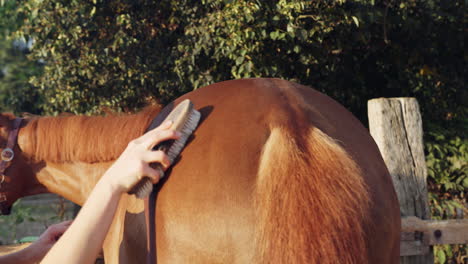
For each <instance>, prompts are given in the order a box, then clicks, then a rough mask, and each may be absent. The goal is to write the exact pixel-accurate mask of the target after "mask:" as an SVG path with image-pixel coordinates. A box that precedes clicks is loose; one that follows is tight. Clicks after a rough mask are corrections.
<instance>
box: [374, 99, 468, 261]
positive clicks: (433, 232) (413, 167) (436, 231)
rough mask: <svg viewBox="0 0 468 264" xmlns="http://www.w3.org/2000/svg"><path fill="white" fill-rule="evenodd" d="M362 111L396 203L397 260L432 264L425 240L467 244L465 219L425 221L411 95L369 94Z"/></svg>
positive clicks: (422, 167) (418, 132)
mask: <svg viewBox="0 0 468 264" xmlns="http://www.w3.org/2000/svg"><path fill="white" fill-rule="evenodd" d="M368 116H369V130H370V133H371V135H372V137H373V138H374V140H375V142H376V143H377V146H378V147H379V149H380V152H381V154H382V157H383V159H384V161H385V163H386V165H387V167H388V170H389V172H390V175H391V176H392V180H393V184H394V186H395V190H396V192H397V195H398V200H399V202H400V211H401V215H402V233H401V244H400V251H401V253H400V256H401V258H400V261H401V263H404V264H416V263H418V264H419V263H421V264H428V263H434V258H433V254H432V247H431V245H436V244H466V243H468V219H465V220H445V221H436V220H429V219H430V211H429V202H428V193H427V182H426V178H427V168H426V162H425V158H424V146H423V136H422V135H423V130H422V120H421V114H420V111H419V105H418V102H417V101H416V99H415V98H379V99H372V100H370V101H369V102H368Z"/></svg>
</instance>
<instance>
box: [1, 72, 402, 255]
mask: <svg viewBox="0 0 468 264" xmlns="http://www.w3.org/2000/svg"><path fill="white" fill-rule="evenodd" d="M185 98H189V99H190V100H192V101H193V102H194V104H195V106H196V108H197V109H198V110H199V111H200V112H201V114H202V120H201V123H200V125H199V127H198V128H197V130H196V131H195V133H194V135H193V138H192V140H191V141H190V142H189V143H188V144H187V146H186V148H185V149H184V151H183V152H182V154H181V157H180V159H179V160H178V161H177V162H176V165H175V166H174V167H173V168H172V170H171V171H170V172H169V173H168V176H167V177H166V178H165V179H164V181H163V182H162V183H161V185H160V187H161V188H160V190H159V193H158V196H157V203H156V238H157V241H156V243H157V257H158V262H159V263H272V262H273V263H397V262H398V258H399V233H400V216H399V207H398V201H397V199H396V194H395V192H394V190H393V186H392V183H391V179H390V176H389V174H388V171H387V169H386V167H385V165H384V163H383V160H382V158H381V156H380V154H379V151H378V149H377V147H376V145H375V143H374V142H373V140H372V139H371V137H370V135H369V133H368V131H367V130H366V129H365V128H364V127H363V126H362V125H361V124H360V123H359V121H357V120H356V119H355V118H354V117H353V116H352V115H351V114H350V113H349V112H348V111H347V110H345V109H344V108H343V107H341V106H340V105H339V104H337V103H336V102H335V101H333V100H332V99H330V98H328V97H326V96H325V95H323V94H321V93H319V92H317V91H315V90H313V89H310V88H306V87H303V86H300V85H297V84H293V83H290V82H286V81H281V80H276V79H248V80H237V81H228V82H222V83H217V84H214V85H210V86H207V87H204V88H201V89H199V90H196V91H194V92H191V93H189V94H187V95H185V96H183V97H181V98H180V99H178V100H176V103H177V102H179V101H180V100H183V99H185ZM157 112H158V109H154V108H151V109H149V110H145V111H143V112H141V113H139V114H136V115H133V116H129V117H116V118H117V119H119V118H120V119H119V121H120V123H124V125H117V124H116V121H117V119H116V120H114V121H108V120H109V118H112V117H107V118H103V117H93V118H94V119H93V118H90V117H64V118H63V119H64V120H65V119H66V120H71V119H72V118H75V120H74V121H69V122H70V123H71V124H75V125H76V124H79V125H81V126H79V125H78V126H76V129H75V130H78V131H74V132H70V130H72V129H70V127H69V128H68V129H67V126H64V125H63V124H65V123H66V122H67V121H63V120H62V121H60V122H59V123H61V124H62V125H61V127H62V129H63V131H62V132H60V131H59V132H58V134H57V136H56V137H58V138H59V139H56V140H57V142H58V143H57V144H56V145H57V151H55V152H57V155H52V156H53V157H48V155H49V154H47V153H44V154H42V156H43V157H41V154H40V153H38V150H37V149H38V148H39V147H38V146H36V145H37V144H36V143H34V142H33V141H38V140H40V139H38V137H37V136H36V135H35V134H34V133H38V132H37V130H38V129H40V125H39V124H40V122H41V121H40V119H39V120H38V121H37V123H32V122H30V123H28V125H26V126H25V127H24V128H22V131H21V132H20V138H19V141H18V144H19V148H20V149H21V151H22V156H24V158H23V157H20V158H19V160H20V161H19V162H17V161H15V162H17V164H16V165H15V164H12V167H11V168H10V171H15V172H20V171H21V172H22V174H23V175H27V176H23V177H27V178H28V179H27V180H25V182H31V184H30V185H28V186H23V188H22V189H23V190H25V189H29V190H32V189H34V192H32V191H30V192H28V194H32V193H39V192H45V191H52V192H55V193H58V194H60V195H62V196H64V197H66V198H67V199H70V200H72V201H74V202H77V203H80V204H81V203H82V202H83V201H84V200H85V199H86V197H87V194H88V193H89V192H90V191H91V189H92V187H93V186H94V184H95V183H96V181H97V180H98V179H99V177H100V175H102V174H103V172H104V171H105V169H106V168H107V167H108V166H109V165H110V162H112V160H113V159H115V158H116V157H117V156H118V155H119V154H120V152H121V151H122V150H123V148H124V147H125V145H126V143H127V142H128V141H129V140H130V139H132V138H134V137H137V136H138V135H139V134H141V133H143V131H144V129H145V128H146V127H147V126H148V124H149V122H150V121H151V119H152V118H153V117H154V115H155V114H156V113H157ZM96 118H100V119H99V120H100V121H103V122H97V121H96V120H95V119H96ZM122 118H124V120H121V119H122ZM54 120H56V119H54ZM87 120H88V121H89V122H90V123H92V124H93V125H92V126H94V127H95V128H93V129H91V128H89V130H87V129H85V127H88V126H90V127H91V125H89V124H88V123H86V122H88V121H87ZM104 120H107V121H106V122H104ZM34 124H35V128H33V126H34ZM116 126H120V127H116ZM57 127H59V126H57ZM80 127H81V128H80ZM28 129H29V130H28ZM116 129H117V130H116ZM119 129H120V130H119ZM65 130H67V131H68V132H64V131H65ZM106 130H110V131H112V130H114V132H113V133H115V134H116V136H117V137H118V140H116V138H115V137H111V138H110V139H109V137H110V136H109V134H107V133H106V132H105V131H106ZM130 130H132V131H130ZM28 131H29V132H28ZM116 131H117V132H116ZM63 133H65V134H67V136H64V135H65V134H63ZM110 133H112V132H110ZM68 134H70V135H68ZM78 134H83V135H88V136H87V137H88V138H86V140H85V141H86V142H79V140H78V142H77V144H75V146H74V147H73V146H70V147H69V148H68V147H66V146H64V145H67V144H64V143H63V141H64V140H65V139H64V138H69V137H71V138H73V135H75V137H76V138H81V137H82V136H81V137H79V136H77V135H78ZM58 135H62V136H58ZM89 135H93V137H96V138H94V139H93V138H89V137H90V136H89ZM3 138H4V137H3ZM42 140H44V141H47V140H49V141H50V139H46V138H43V139H42ZM90 140H91V141H92V140H97V141H96V142H94V143H93V142H88V141H90ZM60 142H62V143H60ZM98 142H101V143H99V144H98ZM0 143H1V142H0ZM96 144H98V145H99V146H100V145H106V148H107V149H105V150H102V149H101V150H99V147H97V146H96ZM109 144H110V145H112V146H108V145H109ZM60 147H62V148H64V150H63V152H64V153H58V152H60V151H59V149H60ZM74 148H82V149H86V150H83V151H82V152H80V151H78V152H77V151H76V150H75V149H74ZM93 150H94V152H97V153H94V152H93ZM46 151H47V150H46ZM65 152H66V153H65ZM49 156H50V155H49ZM48 159H51V160H48ZM32 160H35V161H34V162H32ZM13 166H14V168H13ZM25 168H26V169H25ZM8 173H11V172H8ZM17 177H20V176H17ZM11 182H12V181H11ZM32 183H34V184H32ZM33 186H34V188H33ZM23 194H24V193H21V194H18V195H17V197H19V196H21V195H23ZM17 197H16V198H17ZM144 221H145V219H144V214H143V203H142V201H140V200H137V199H136V198H134V197H133V196H129V195H124V196H123V197H122V199H121V203H120V205H119V209H118V210H117V213H116V216H115V218H114V222H113V224H112V226H111V229H110V231H109V234H108V236H107V237H106V241H105V244H104V251H105V252H104V253H105V258H106V263H142V262H144V259H145V254H146V248H145V247H146V235H145V232H146V229H145V227H144Z"/></svg>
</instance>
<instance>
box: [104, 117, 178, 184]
mask: <svg viewBox="0 0 468 264" xmlns="http://www.w3.org/2000/svg"><path fill="white" fill-rule="evenodd" d="M171 126H172V122H170V121H169V122H165V123H163V124H162V125H160V126H159V127H157V128H155V129H153V130H151V131H149V132H147V133H146V134H144V135H143V136H141V137H139V138H137V139H134V140H132V141H130V143H129V144H128V146H127V148H126V149H125V150H124V152H123V153H122V154H121V155H120V157H119V158H118V159H117V160H116V161H115V162H114V164H113V165H112V166H111V167H110V168H109V169H108V170H107V171H106V173H105V174H104V176H103V177H102V178H101V180H100V181H101V182H106V184H110V185H111V187H112V188H114V189H116V190H117V191H118V192H122V193H123V192H127V191H129V190H130V189H131V188H132V187H133V186H134V185H135V184H136V183H138V182H139V181H140V180H141V179H143V177H149V178H150V179H151V181H152V182H153V183H154V184H155V183H157V182H158V181H159V178H160V175H159V173H158V172H157V170H155V169H153V168H151V166H150V165H149V164H150V163H154V162H157V163H160V164H161V165H162V167H163V169H164V170H165V169H167V168H168V167H169V166H170V161H169V158H168V157H167V155H166V154H165V153H164V152H163V151H152V148H153V147H154V146H155V145H157V144H159V143H160V142H163V141H166V140H169V139H178V138H179V137H180V133H178V132H176V131H174V130H173V129H171Z"/></svg>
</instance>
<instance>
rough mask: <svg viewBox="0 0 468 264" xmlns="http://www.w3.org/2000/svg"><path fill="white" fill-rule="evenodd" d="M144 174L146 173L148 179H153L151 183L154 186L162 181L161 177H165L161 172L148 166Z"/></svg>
mask: <svg viewBox="0 0 468 264" xmlns="http://www.w3.org/2000/svg"><path fill="white" fill-rule="evenodd" d="M143 173H144V175H145V176H146V177H148V178H150V179H151V182H152V183H153V184H156V183H158V182H159V179H161V177H162V176H163V175H161V173H162V172H160V171H159V170H155V169H153V168H151V167H150V166H146V167H145V168H144V172H143Z"/></svg>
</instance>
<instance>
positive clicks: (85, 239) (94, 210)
mask: <svg viewBox="0 0 468 264" xmlns="http://www.w3.org/2000/svg"><path fill="white" fill-rule="evenodd" d="M120 196H121V191H118V190H116V189H115V188H113V187H112V186H111V185H109V184H107V183H106V182H103V181H99V182H98V184H97V185H96V186H95V188H94V189H93V191H92V192H91V194H90V196H89V197H88V200H87V201H86V203H85V204H84V205H83V207H82V208H81V210H80V213H79V214H78V216H77V217H76V218H75V220H74V221H73V224H72V225H71V226H70V227H69V229H68V230H67V232H65V234H64V235H63V236H62V237H61V238H60V239H59V241H58V242H57V243H56V244H55V245H54V246H53V247H52V249H51V250H50V251H49V253H48V254H47V255H46V257H45V258H44V259H43V261H42V262H41V263H44V264H49V263H50V264H55V263H71V264H73V263H76V264H83V263H85V264H86V263H94V262H95V260H96V256H97V255H98V253H99V251H100V250H101V248H102V243H103V241H104V238H105V237H106V234H107V231H108V230H109V226H110V225H111V223H112V219H113V217H114V214H115V211H116V208H117V206H118V203H119V199H120ZM70 243H73V246H70Z"/></svg>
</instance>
